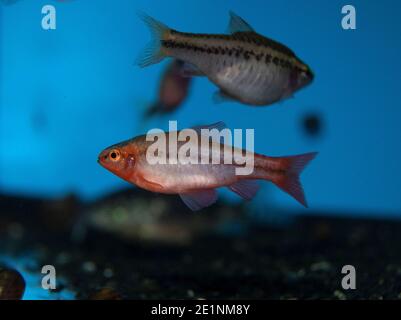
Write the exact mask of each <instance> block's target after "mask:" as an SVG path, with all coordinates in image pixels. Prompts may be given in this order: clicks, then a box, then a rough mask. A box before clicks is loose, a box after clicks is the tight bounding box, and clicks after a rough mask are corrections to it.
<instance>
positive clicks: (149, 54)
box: [136, 12, 170, 68]
mask: <svg viewBox="0 0 401 320" xmlns="http://www.w3.org/2000/svg"><path fill="white" fill-rule="evenodd" d="M138 16H139V17H140V18H141V19H142V20H143V22H145V24H146V25H147V26H148V28H149V30H150V33H151V35H152V40H151V42H150V43H149V44H148V45H147V47H146V48H145V50H144V51H143V52H142V53H141V54H140V55H139V57H138V59H137V61H136V64H137V65H138V66H140V67H141V68H144V67H147V66H150V65H152V64H155V63H158V62H160V61H161V60H163V59H164V58H165V55H164V54H163V52H162V51H161V40H163V39H165V37H166V36H167V34H168V32H169V30H170V28H169V27H167V26H166V25H164V24H163V23H161V22H159V21H157V20H156V19H153V18H152V17H150V16H148V15H147V14H146V13H143V12H139V13H138Z"/></svg>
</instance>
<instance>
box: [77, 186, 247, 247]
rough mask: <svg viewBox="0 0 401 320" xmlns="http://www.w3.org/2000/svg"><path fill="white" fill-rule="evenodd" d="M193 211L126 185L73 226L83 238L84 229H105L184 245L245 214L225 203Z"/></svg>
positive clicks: (134, 239)
mask: <svg viewBox="0 0 401 320" xmlns="http://www.w3.org/2000/svg"><path fill="white" fill-rule="evenodd" d="M204 211H205V212H203V211H202V213H201V214H194V213H193V212H192V211H191V210H189V209H188V208H187V207H186V206H185V205H184V204H183V203H181V201H180V199H179V198H178V197H176V196H168V195H159V194H158V195H155V194H152V193H150V192H146V191H143V190H140V189H127V190H122V191H119V192H116V193H113V194H111V195H109V196H108V197H105V198H103V199H101V200H99V201H96V202H94V203H93V204H91V205H90V206H89V207H88V208H87V209H85V210H84V212H83V214H82V216H81V219H80V221H78V223H77V226H76V228H75V230H74V238H75V239H77V240H83V239H84V238H85V236H86V233H87V231H88V229H95V230H97V231H101V232H106V233H109V234H112V235H114V236H116V237H117V238H120V239H123V240H126V241H128V242H147V243H151V242H153V243H165V244H178V245H186V244H189V243H191V241H192V240H193V239H194V238H196V237H198V236H201V235H204V234H209V233H216V232H220V231H221V230H224V228H222V226H223V225H225V224H226V223H227V224H229V223H230V222H234V221H239V220H241V217H244V216H245V214H244V213H243V212H242V210H241V207H239V206H230V205H227V204H224V205H219V204H217V205H216V206H215V207H213V208H210V209H206V210H204Z"/></svg>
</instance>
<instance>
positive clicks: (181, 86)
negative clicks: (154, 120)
mask: <svg viewBox="0 0 401 320" xmlns="http://www.w3.org/2000/svg"><path fill="white" fill-rule="evenodd" d="M191 80H192V78H191V77H190V76H186V75H185V72H184V63H183V62H182V61H180V60H173V61H172V62H170V64H169V65H168V67H167V68H166V70H165V71H164V73H163V75H162V78H161V80H160V85H159V93H158V100H157V101H156V102H155V103H154V104H153V105H151V106H150V107H149V109H148V110H147V111H146V112H145V114H144V118H145V119H148V118H150V117H152V116H154V115H157V114H159V115H160V114H167V113H172V112H174V111H175V110H176V109H177V108H178V107H179V106H181V105H182V103H183V102H184V101H185V99H186V98H187V96H188V91H189V87H190V84H191Z"/></svg>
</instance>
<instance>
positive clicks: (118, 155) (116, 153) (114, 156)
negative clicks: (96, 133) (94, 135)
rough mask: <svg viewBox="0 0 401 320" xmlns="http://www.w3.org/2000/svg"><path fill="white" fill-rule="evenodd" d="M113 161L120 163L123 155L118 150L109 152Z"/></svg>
mask: <svg viewBox="0 0 401 320" xmlns="http://www.w3.org/2000/svg"><path fill="white" fill-rule="evenodd" d="M109 156H110V159H111V161H118V160H120V158H121V153H120V151H118V150H117V149H113V150H111V151H110V152H109Z"/></svg>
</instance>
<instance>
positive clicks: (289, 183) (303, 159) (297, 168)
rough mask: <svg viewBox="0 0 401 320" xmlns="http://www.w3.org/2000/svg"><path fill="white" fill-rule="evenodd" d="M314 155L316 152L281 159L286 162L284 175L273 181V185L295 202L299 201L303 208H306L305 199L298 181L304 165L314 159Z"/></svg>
mask: <svg viewBox="0 0 401 320" xmlns="http://www.w3.org/2000/svg"><path fill="white" fill-rule="evenodd" d="M316 155H317V152H311V153H306V154H301V155H298V156H290V157H284V158H281V159H283V160H286V161H285V162H286V165H285V167H286V169H285V170H286V173H285V174H284V175H280V176H279V177H278V178H276V179H273V183H274V184H275V185H277V186H278V187H279V188H280V189H282V190H283V191H285V192H287V193H288V194H289V195H291V196H292V197H294V199H295V200H297V201H299V202H300V203H301V204H302V205H303V206H305V207H308V204H307V202H306V199H305V194H304V190H303V188H302V185H301V182H300V181H299V176H300V174H301V172H302V171H303V169H304V168H305V167H306V165H307V164H308V163H309V162H310V161H311V160H312V159H314V158H315V157H316Z"/></svg>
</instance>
